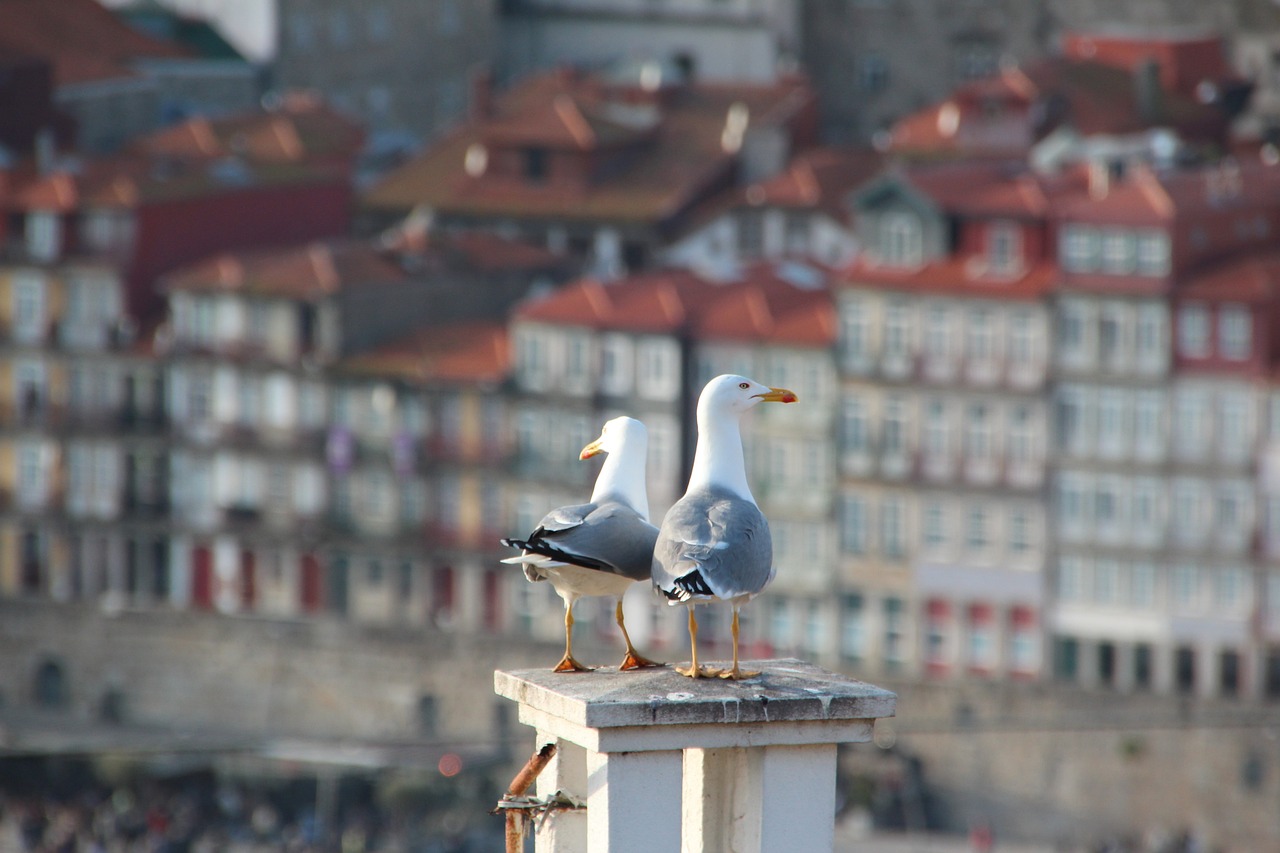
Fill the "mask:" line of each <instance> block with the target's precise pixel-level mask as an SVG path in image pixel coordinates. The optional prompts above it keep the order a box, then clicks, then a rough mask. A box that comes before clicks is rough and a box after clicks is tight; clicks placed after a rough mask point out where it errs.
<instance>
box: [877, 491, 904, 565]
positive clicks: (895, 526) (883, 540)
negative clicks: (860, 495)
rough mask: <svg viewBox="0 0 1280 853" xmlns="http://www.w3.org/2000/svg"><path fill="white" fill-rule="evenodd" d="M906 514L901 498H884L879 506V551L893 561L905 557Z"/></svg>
mask: <svg viewBox="0 0 1280 853" xmlns="http://www.w3.org/2000/svg"><path fill="white" fill-rule="evenodd" d="M906 514H907V509H906V504H905V503H904V502H903V500H902V498H897V497H891V498H885V500H884V503H883V504H881V506H880V551H881V553H882V554H884V556H886V557H888V558H890V559H893V560H898V559H901V558H902V557H904V556H906V552H907V543H906Z"/></svg>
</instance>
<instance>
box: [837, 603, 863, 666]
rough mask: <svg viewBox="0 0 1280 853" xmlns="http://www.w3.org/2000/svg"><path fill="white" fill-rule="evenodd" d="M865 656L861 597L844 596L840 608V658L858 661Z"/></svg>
mask: <svg viewBox="0 0 1280 853" xmlns="http://www.w3.org/2000/svg"><path fill="white" fill-rule="evenodd" d="M866 654H867V624H866V614H865V612H864V608H863V601H862V596H861V595H858V594H857V593H852V594H850V595H846V596H844V598H843V599H842V601H841V607H840V656H841V657H843V658H844V659H845V660H848V661H860V660H862V659H863V658H864V657H866Z"/></svg>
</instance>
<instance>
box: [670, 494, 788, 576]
mask: <svg viewBox="0 0 1280 853" xmlns="http://www.w3.org/2000/svg"><path fill="white" fill-rule="evenodd" d="M693 573H696V575H697V576H698V578H700V580H701V581H702V585H704V588H705V590H706V592H710V593H711V594H712V595H714V596H715V597H717V598H725V599H728V598H736V597H738V596H741V595H754V594H756V593H758V592H759V591H760V590H762V589H764V587H765V586H766V585H767V584H768V583H769V581H770V580H771V579H772V578H773V541H772V538H771V537H770V535H769V523H768V521H766V520H765V517H764V514H763V513H761V512H760V509H759V507H757V506H756V505H755V504H753V503H751V502H750V501H744V500H742V499H741V498H737V497H733V496H713V495H703V496H686V497H685V498H682V499H681V500H680V501H678V502H677V503H676V505H675V506H673V507H672V508H671V511H670V512H668V513H667V517H666V518H665V519H664V520H663V522H662V532H661V534H660V537H659V541H658V544H657V546H656V548H655V551H654V568H653V582H654V586H656V587H658V588H659V590H660V591H662V592H664V594H667V596H668V598H672V597H674V596H673V595H671V593H672V591H673V590H674V588H675V587H676V586H679V585H681V584H677V581H682V580H685V579H686V578H689V576H690V575H691V574H693ZM683 585H684V586H686V587H688V588H690V590H691V591H695V593H696V589H695V588H696V587H697V586H698V584H697V579H689V580H685V582H684V584H683ZM703 597H705V593H703Z"/></svg>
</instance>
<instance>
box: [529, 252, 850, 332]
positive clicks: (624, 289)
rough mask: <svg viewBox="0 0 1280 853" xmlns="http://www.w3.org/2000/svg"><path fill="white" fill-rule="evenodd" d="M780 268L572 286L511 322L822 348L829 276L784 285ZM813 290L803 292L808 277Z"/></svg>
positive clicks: (821, 273)
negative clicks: (720, 278)
mask: <svg viewBox="0 0 1280 853" xmlns="http://www.w3.org/2000/svg"><path fill="white" fill-rule="evenodd" d="M787 267H788V264H786V263H785V262H784V263H782V264H778V265H771V264H761V265H757V266H755V267H753V268H751V269H749V270H747V271H745V272H744V273H743V276H742V277H741V278H740V279H739V280H737V281H732V282H725V283H717V282H712V281H710V280H707V279H704V278H701V277H699V276H697V275H696V274H694V273H692V272H689V271H686V270H664V271H658V272H652V273H645V274H640V275H634V276H630V277H628V278H624V279H622V280H621V281H617V282H612V283H608V284H605V283H602V282H599V281H597V280H594V279H583V280H580V281H577V282H573V283H571V284H569V285H566V286H565V287H563V288H561V289H560V290H558V291H556V292H555V293H553V294H551V295H550V296H548V297H545V298H543V299H540V300H536V301H532V302H529V303H526V304H525V305H524V306H522V307H521V308H520V309H519V310H517V312H516V314H515V317H514V319H515V320H516V321H524V322H537V323H544V324H549V325H562V326H578V327H587V328H592V329H598V330H609V331H619V332H631V333H636V334H668V335H681V336H683V335H688V336H690V337H692V338H693V339H694V340H698V341H702V342H711V341H742V342H751V343H758V344H772V345H794V346H805V347H825V346H829V345H830V344H831V342H832V341H833V340H834V335H835V316H834V307H833V305H832V301H831V294H830V292H829V291H828V290H827V287H826V276H827V274H828V273H829V271H826V270H817V269H814V270H810V271H809V273H808V274H806V275H805V276H804V277H803V278H805V279H806V282H805V285H806V286H797V285H796V284H793V283H792V282H791V281H789V280H788V277H789V274H788V272H787ZM811 277H812V278H813V280H815V281H817V282H818V283H819V286H817V287H813V286H808V284H809V282H808V279H809V278H811Z"/></svg>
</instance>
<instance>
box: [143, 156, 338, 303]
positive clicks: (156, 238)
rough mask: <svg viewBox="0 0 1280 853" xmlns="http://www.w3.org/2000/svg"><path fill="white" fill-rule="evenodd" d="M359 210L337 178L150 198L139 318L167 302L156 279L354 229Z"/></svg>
mask: <svg viewBox="0 0 1280 853" xmlns="http://www.w3.org/2000/svg"><path fill="white" fill-rule="evenodd" d="M352 208H353V194H352V190H351V187H350V186H349V185H348V184H347V183H346V182H345V181H337V180H335V181H330V182H324V183H319V182H317V183H312V184H307V185H303V186H273V187H242V188H233V189H226V190H223V191H221V192H218V193H217V194H216V195H215V194H210V195H206V196H201V197H194V198H180V199H171V200H160V201H144V202H142V203H140V204H139V206H138V209H137V237H136V241H135V249H134V257H133V264H132V268H131V269H130V271H129V276H128V287H129V308H130V310H131V312H133V314H134V316H136V317H148V316H155V314H156V313H157V312H158V311H159V310H161V308H162V307H163V300H162V299H160V298H159V297H158V296H157V294H156V278H157V277H159V276H161V275H163V274H164V273H167V272H170V271H172V270H174V269H177V268H179V267H182V266H185V265H187V264H190V263H193V262H195V261H197V260H200V259H201V258H204V257H207V256H209V255H213V254H217V253H219V252H224V251H229V250H244V249H259V248H268V247H277V246H287V245H290V244H294V243H300V242H305V241H307V240H311V239H316V238H325V237H337V236H340V235H343V234H346V233H347V232H348V230H349V228H350V224H351V213H352Z"/></svg>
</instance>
